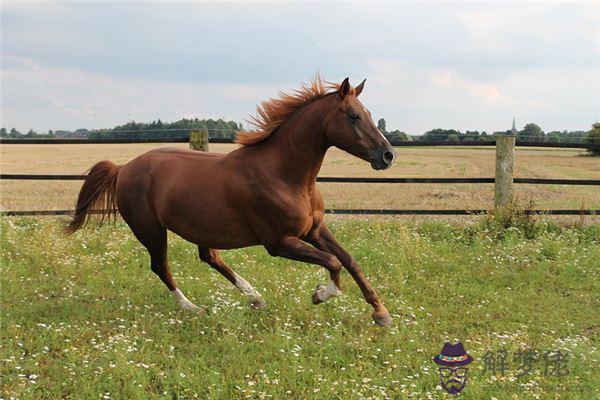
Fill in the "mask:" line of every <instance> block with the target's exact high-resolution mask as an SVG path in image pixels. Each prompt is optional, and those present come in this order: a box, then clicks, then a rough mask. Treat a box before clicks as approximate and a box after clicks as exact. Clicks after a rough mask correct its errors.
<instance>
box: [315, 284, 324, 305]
mask: <svg viewBox="0 0 600 400" xmlns="http://www.w3.org/2000/svg"><path fill="white" fill-rule="evenodd" d="M326 288H327V286H325V285H323V284H322V283H320V284H318V285H317V288H316V289H315V292H314V293H313V295H312V303H313V304H315V305H316V304H321V303H323V302H325V300H324V299H323V298H322V293H323V292H324V291H325V290H326Z"/></svg>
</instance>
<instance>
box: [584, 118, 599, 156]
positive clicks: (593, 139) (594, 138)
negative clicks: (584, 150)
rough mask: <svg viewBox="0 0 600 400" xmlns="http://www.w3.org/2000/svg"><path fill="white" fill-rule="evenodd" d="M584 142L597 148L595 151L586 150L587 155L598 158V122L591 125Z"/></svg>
mask: <svg viewBox="0 0 600 400" xmlns="http://www.w3.org/2000/svg"><path fill="white" fill-rule="evenodd" d="M585 141H586V143H589V144H595V145H596V146H598V147H596V148H595V149H588V153H590V154H591V155H592V156H600V122H596V123H595V124H593V125H592V129H590V131H589V132H588V134H587V136H586V138H585Z"/></svg>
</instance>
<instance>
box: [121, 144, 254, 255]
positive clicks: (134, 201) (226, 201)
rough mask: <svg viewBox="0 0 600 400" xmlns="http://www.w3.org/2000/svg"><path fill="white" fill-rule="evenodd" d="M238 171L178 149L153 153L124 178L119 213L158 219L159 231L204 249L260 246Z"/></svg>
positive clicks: (212, 157) (216, 158)
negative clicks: (248, 216) (246, 215)
mask: <svg viewBox="0 0 600 400" xmlns="http://www.w3.org/2000/svg"><path fill="white" fill-rule="evenodd" d="M238 171H239V169H238V168H235V167H233V166H232V165H230V162H228V161H227V160H226V158H225V155H223V154H217V153H204V152H198V151H189V150H183V149H173V148H165V149H157V150H152V151H149V152H147V153H144V154H142V155H140V156H139V157H137V158H135V159H133V160H131V161H130V162H129V163H127V164H125V165H124V166H123V167H122V169H121V171H120V172H119V175H120V176H119V178H118V181H117V204H118V206H119V211H120V212H121V214H122V215H123V217H124V219H125V220H127V219H128V217H129V219H135V215H140V216H141V218H154V219H155V220H156V223H158V224H159V225H160V226H162V227H164V228H167V229H169V230H171V231H173V232H175V233H177V234H178V235H180V236H182V237H184V238H185V239H187V240H189V241H191V242H193V243H196V244H199V245H203V246H205V247H213V248H231V247H243V246H247V245H251V244H256V243H255V242H256V238H255V235H254V233H253V232H252V230H251V229H249V227H248V226H247V224H246V222H245V218H244V210H243V204H242V203H240V201H239V200H240V199H239V194H240V193H239V192H240V191H241V190H240V189H241V186H243V185H242V184H241V182H239V181H240V179H239V174H238ZM234 193H235V194H234ZM236 194H237V195H238V196H236ZM128 222H129V221H128ZM130 225H131V224H130Z"/></svg>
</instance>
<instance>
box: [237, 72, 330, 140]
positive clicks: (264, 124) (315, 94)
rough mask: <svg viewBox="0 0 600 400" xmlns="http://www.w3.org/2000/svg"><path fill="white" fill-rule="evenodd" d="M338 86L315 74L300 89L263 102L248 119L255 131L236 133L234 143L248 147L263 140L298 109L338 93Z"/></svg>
mask: <svg viewBox="0 0 600 400" xmlns="http://www.w3.org/2000/svg"><path fill="white" fill-rule="evenodd" d="M339 86H340V85H339V84H337V83H331V82H325V81H324V80H323V78H321V76H320V75H319V74H317V75H315V77H314V78H313V79H311V80H310V82H309V83H308V84H306V83H303V84H302V85H301V86H300V89H295V90H293V91H292V92H289V93H287V92H279V97H276V98H273V99H270V100H267V101H263V102H262V103H261V105H260V106H258V107H256V115H255V116H251V117H250V119H248V122H249V123H250V124H251V125H254V126H255V127H256V130H254V131H241V132H238V133H237V135H236V139H235V142H236V143H237V144H241V145H243V146H250V145H253V144H256V143H259V142H261V141H263V140H265V139H266V138H268V137H269V136H271V135H272V134H273V132H275V130H276V129H277V128H279V127H280V126H281V125H283V124H284V123H285V121H287V119H288V118H289V117H290V116H291V115H292V114H294V113H295V112H296V111H298V109H299V108H301V107H303V106H305V105H307V104H310V103H312V102H313V101H316V100H319V99H321V98H323V97H325V96H327V95H328V94H331V93H334V92H336V91H338V90H339Z"/></svg>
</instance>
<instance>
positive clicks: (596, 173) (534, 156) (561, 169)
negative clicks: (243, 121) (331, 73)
mask: <svg viewBox="0 0 600 400" xmlns="http://www.w3.org/2000/svg"><path fill="white" fill-rule="evenodd" d="M168 146H171V147H180V148H186V147H187V144H174V145H168ZM157 147H165V145H161V144H118V145H113V144H109V145H104V144H103V145H76V144H71V145H2V146H0V170H1V171H2V173H25V174H82V173H84V172H85V171H86V170H87V169H88V168H90V167H91V166H92V165H93V164H94V163H95V162H97V161H100V160H104V159H109V160H112V161H114V162H116V163H117V164H123V163H126V162H127V161H129V160H131V159H132V158H134V157H136V156H137V155H139V154H142V153H144V152H146V151H148V150H150V149H153V148H157ZM235 148H236V145H229V144H212V145H211V151H214V152H228V151H231V150H233V149H235ZM397 151H398V159H397V161H396V163H395V164H394V166H393V167H392V168H391V169H390V170H388V171H384V172H381V171H374V170H372V169H371V168H370V166H369V165H368V164H367V163H365V162H363V161H362V160H359V159H357V158H355V157H352V156H350V155H348V154H346V153H344V152H342V151H340V150H337V149H332V150H330V151H329V153H328V154H327V157H326V160H325V162H324V165H323V169H322V170H321V176H356V177H365V176H377V177H492V176H494V152H495V150H494V148H491V147H490V148H484V147H482V148H407V147H403V148H398V149H397ZM515 167H516V171H515V176H516V177H521V178H528V177H531V178H533V177H536V178H572V179H575V178H579V179H586V178H587V179H600V162H599V160H598V159H595V158H592V157H587V156H585V153H584V151H582V150H576V149H538V148H518V149H517V151H516V166H515ZM80 186H81V182H80V181H3V182H2V185H1V189H0V196H1V198H0V207H1V208H2V209H3V210H32V209H35V210H47V209H68V208H72V207H73V205H74V203H75V200H76V196H77V192H78V190H79V187H80ZM320 187H321V190H322V192H323V195H324V197H325V204H326V206H327V207H328V208H350V207H352V208H402V209H410V208H425V209H429V208H431V209H443V208H455V209H459V208H468V209H470V208H473V209H481V208H490V207H491V206H492V205H493V185H491V184H393V185H391V184H339V183H329V184H321V185H320ZM516 190H517V196H518V198H519V199H520V200H522V201H529V200H533V201H534V205H535V207H536V208H542V209H551V208H557V209H558V208H581V207H583V208H593V209H598V208H600V190H599V189H598V187H593V186H587V187H586V186H560V185H550V186H547V185H517V186H516Z"/></svg>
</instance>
